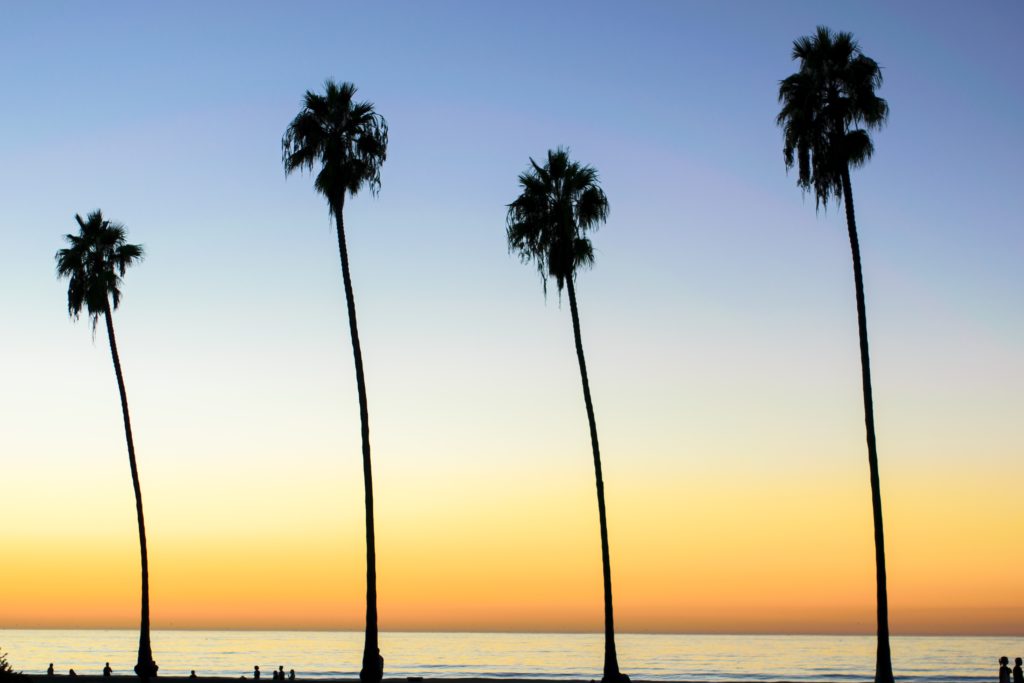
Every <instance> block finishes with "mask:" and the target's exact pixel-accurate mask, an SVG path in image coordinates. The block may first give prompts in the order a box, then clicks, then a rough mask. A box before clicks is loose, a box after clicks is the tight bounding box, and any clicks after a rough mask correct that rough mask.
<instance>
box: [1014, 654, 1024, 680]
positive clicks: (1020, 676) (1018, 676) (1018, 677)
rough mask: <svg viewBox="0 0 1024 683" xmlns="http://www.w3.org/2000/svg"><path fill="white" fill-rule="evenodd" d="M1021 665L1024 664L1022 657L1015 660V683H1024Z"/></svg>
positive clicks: (1023, 672)
mask: <svg viewBox="0 0 1024 683" xmlns="http://www.w3.org/2000/svg"><path fill="white" fill-rule="evenodd" d="M1021 664H1024V661H1022V660H1021V658H1020V657H1017V659H1015V660H1013V665H1014V666H1013V683H1024V671H1021V668H1020V666H1021Z"/></svg>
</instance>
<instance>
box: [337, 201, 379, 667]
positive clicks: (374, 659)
mask: <svg viewBox="0 0 1024 683" xmlns="http://www.w3.org/2000/svg"><path fill="white" fill-rule="evenodd" d="M344 208H345V201H344V198H342V200H341V201H339V202H338V203H337V208H336V209H335V212H334V221H335V223H336V224H337V227H338V254H339V255H340V256H341V276H342V279H343V280H344V281H345V302H346V303H347V304H348V327H349V332H350V333H351V335H352V356H353V357H354V359H355V365H356V389H357V391H358V393H359V420H360V424H361V427H362V440H363V492H364V498H365V502H366V643H365V645H364V646H363V668H362V669H361V670H360V671H359V680H360V681H362V682H363V683H380V680H381V679H382V678H383V677H384V658H383V657H381V656H380V644H379V641H378V638H377V544H376V539H375V537H374V533H373V472H372V470H371V467H370V414H369V410H368V409H367V407H366V379H365V378H364V377H363V352H362V349H361V348H360V346H359V327H358V326H357V324H356V299H355V295H353V293H352V275H351V273H350V272H349V268H348V247H347V246H346V245H345V218H344V216H343V212H344Z"/></svg>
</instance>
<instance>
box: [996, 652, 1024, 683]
mask: <svg viewBox="0 0 1024 683" xmlns="http://www.w3.org/2000/svg"><path fill="white" fill-rule="evenodd" d="M1013 663H1014V666H1013V671H1012V672H1011V671H1010V658H1009V657H1000V658H999V683H1010V674H1011V673H1012V674H1013V683H1024V670H1022V669H1021V663H1022V660H1021V658H1020V657H1017V659H1015V660H1013Z"/></svg>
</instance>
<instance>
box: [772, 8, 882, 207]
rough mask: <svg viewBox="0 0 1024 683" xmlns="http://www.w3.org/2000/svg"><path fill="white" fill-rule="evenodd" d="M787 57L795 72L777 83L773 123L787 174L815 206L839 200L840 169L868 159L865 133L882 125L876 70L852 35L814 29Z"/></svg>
mask: <svg viewBox="0 0 1024 683" xmlns="http://www.w3.org/2000/svg"><path fill="white" fill-rule="evenodd" d="M792 56H793V59H794V60H795V61H799V63H800V68H799V70H798V71H797V72H796V73H794V74H792V75H790V76H788V77H787V78H785V79H783V80H782V81H780V83H779V103H780V104H781V105H782V107H781V109H780V111H779V114H778V116H777V117H776V119H775V122H776V124H777V125H778V126H779V127H780V128H781V129H782V137H783V150H782V151H783V160H784V162H785V165H786V169H787V170H788V169H790V168H792V167H794V166H796V167H797V185H798V186H799V187H800V188H801V189H802V190H804V191H806V192H813V193H814V197H815V204H816V205H818V206H819V207H820V206H822V205H827V204H828V202H829V201H830V200H832V199H836V201H839V200H840V199H841V198H842V192H843V190H842V174H843V172H844V170H845V169H847V168H849V167H850V166H858V165H861V164H863V163H864V162H865V161H866V160H867V159H869V158H870V157H871V154H872V152H873V151H874V147H873V145H872V142H871V138H870V136H869V135H868V133H867V130H877V129H880V128H881V127H882V126H884V125H885V122H886V120H887V118H888V115H889V106H888V103H887V102H886V101H885V100H884V99H883V98H881V97H879V96H878V95H877V94H876V92H875V91H876V90H877V89H878V88H879V87H880V86H881V85H882V70H881V67H880V66H879V65H878V63H877V62H875V61H874V60H873V59H871V58H869V57H866V56H865V55H864V54H863V53H862V52H861V49H860V46H859V45H858V43H857V41H856V40H855V39H854V37H853V35H852V34H850V33H843V32H837V33H834V32H833V31H831V30H830V29H829V28H828V27H826V26H819V27H817V29H816V31H815V33H814V34H813V35H811V36H802V37H800V38H797V39H796V40H795V41H793V51H792ZM859 126H863V128H860V127H859Z"/></svg>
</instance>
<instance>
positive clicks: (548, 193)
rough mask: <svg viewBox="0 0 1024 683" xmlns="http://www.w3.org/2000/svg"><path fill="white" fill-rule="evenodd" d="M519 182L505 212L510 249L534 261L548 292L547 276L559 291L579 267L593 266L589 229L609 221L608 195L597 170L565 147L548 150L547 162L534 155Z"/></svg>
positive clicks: (524, 258)
mask: <svg viewBox="0 0 1024 683" xmlns="http://www.w3.org/2000/svg"><path fill="white" fill-rule="evenodd" d="M519 186H520V190H521V192H520V194H519V196H518V197H517V198H516V199H515V201H513V202H512V203H511V204H509V205H508V212H507V214H506V237H507V240H508V248H509V252H510V253H514V254H516V255H517V256H518V257H519V259H520V260H521V261H522V262H523V263H530V262H532V263H534V264H535V265H536V267H537V271H538V273H539V274H540V276H541V281H542V283H543V285H544V291H545V292H547V282H548V278H554V280H555V284H556V286H557V287H558V290H559V292H561V290H562V288H563V287H564V286H565V282H566V280H567V279H568V278H572V277H575V273H576V271H577V270H579V269H580V268H585V267H589V266H591V265H593V262H594V251H593V247H592V245H591V243H590V240H589V239H588V238H587V236H586V233H587V232H588V231H590V230H596V229H597V228H598V227H599V226H600V224H602V223H604V222H606V221H607V219H608V198H607V197H606V196H605V194H604V191H603V190H602V189H601V187H600V185H599V184H598V177H597V171H596V170H594V169H593V168H592V167H590V166H581V165H580V164H579V163H577V162H575V161H572V160H571V159H570V157H569V152H568V150H565V149H563V148H561V147H559V148H557V149H554V150H549V151H548V158H547V163H545V164H544V165H543V166H542V165H541V164H539V163H537V162H536V161H535V160H534V159H533V158H531V159H530V166H529V168H528V169H527V170H526V171H524V172H523V173H521V174H520V175H519Z"/></svg>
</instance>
